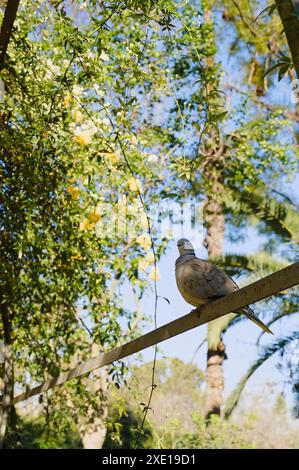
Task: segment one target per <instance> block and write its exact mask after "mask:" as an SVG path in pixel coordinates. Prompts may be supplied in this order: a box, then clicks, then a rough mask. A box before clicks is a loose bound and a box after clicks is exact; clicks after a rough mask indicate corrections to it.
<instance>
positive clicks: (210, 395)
mask: <svg viewBox="0 0 299 470" xmlns="http://www.w3.org/2000/svg"><path fill="white" fill-rule="evenodd" d="M222 191H223V186H222V184H221V183H220V182H219V180H218V178H217V176H216V177H215V181H214V184H213V186H212V189H211V191H210V193H209V194H208V196H207V199H206V203H205V206H204V221H205V225H206V230H207V232H206V236H205V240H204V246H205V248H206V249H207V250H208V255H209V258H213V257H216V256H219V255H221V254H222V249H223V240H224V215H223V206H222V204H221V202H220V200H219V199H220V197H221V193H222ZM217 322H218V320H214V321H213V322H211V323H209V324H208V353H207V369H206V374H205V382H206V390H205V402H204V416H205V418H206V419H209V418H210V417H211V415H213V414H216V415H220V410H221V404H222V401H223V389H224V374H223V369H222V363H223V361H224V359H226V354H225V345H224V343H223V342H222V341H221V329H220V328H217Z"/></svg>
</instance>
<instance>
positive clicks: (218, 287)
mask: <svg viewBox="0 0 299 470" xmlns="http://www.w3.org/2000/svg"><path fill="white" fill-rule="evenodd" d="M177 245H178V249H179V252H180V256H179V258H178V259H177V260H176V263H175V276H176V282H177V286H178V289H179V291H180V293H181V295H182V297H183V298H184V299H185V300H186V302H188V303H189V304H191V305H194V306H195V307H200V306H201V305H204V304H207V303H210V302H212V301H213V300H216V299H219V298H221V297H224V296H225V295H228V294H231V293H232V292H234V291H236V290H238V289H239V287H238V285H237V284H236V283H235V281H234V280H233V279H232V278H231V277H230V276H229V275H228V274H227V273H226V272H225V271H223V270H222V269H220V268H218V267H217V266H215V265H214V264H211V263H209V262H208V261H204V260H201V259H199V258H197V257H196V256H195V252H194V248H193V246H192V244H191V243H190V242H189V240H187V239H186V238H182V239H180V240H179V241H178V243H177ZM235 313H242V314H244V315H246V316H247V317H248V318H250V320H252V321H253V322H255V323H256V324H257V325H258V326H260V327H261V328H262V329H263V330H265V331H267V333H272V331H271V330H269V328H268V327H267V326H266V325H265V324H264V323H263V322H262V321H261V320H260V319H259V318H258V317H257V316H256V315H255V314H254V312H253V310H252V309H251V308H250V307H243V308H242V309H240V310H238V311H237V312H235ZM272 334H273V333H272Z"/></svg>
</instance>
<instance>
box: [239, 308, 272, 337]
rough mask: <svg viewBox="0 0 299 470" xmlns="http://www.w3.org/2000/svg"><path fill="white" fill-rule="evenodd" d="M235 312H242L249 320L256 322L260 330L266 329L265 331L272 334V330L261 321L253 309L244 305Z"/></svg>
mask: <svg viewBox="0 0 299 470" xmlns="http://www.w3.org/2000/svg"><path fill="white" fill-rule="evenodd" d="M237 313H244V315H246V317H248V318H249V319H250V320H252V321H253V322H254V323H256V324H257V325H258V326H259V327H260V328H262V330H264V331H266V332H267V333H270V334H271V335H273V333H272V331H271V330H270V329H269V328H268V327H267V326H266V325H265V323H263V322H262V320H260V319H259V318H258V317H257V316H256V315H255V314H254V312H253V310H252V309H251V308H250V307H244V308H242V309H241V310H239V312H237Z"/></svg>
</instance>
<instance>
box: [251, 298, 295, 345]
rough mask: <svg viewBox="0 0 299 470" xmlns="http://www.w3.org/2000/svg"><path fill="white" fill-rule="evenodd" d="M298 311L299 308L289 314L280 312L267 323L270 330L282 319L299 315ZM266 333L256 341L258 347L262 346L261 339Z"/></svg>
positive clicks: (260, 335)
mask: <svg viewBox="0 0 299 470" xmlns="http://www.w3.org/2000/svg"><path fill="white" fill-rule="evenodd" d="M298 311H299V307H297V308H296V309H295V310H293V311H289V312H280V313H279V314H277V315H276V316H275V317H274V318H272V320H270V321H269V322H268V323H266V325H267V327H268V328H270V326H271V325H273V323H276V322H277V321H278V320H280V319H281V318H283V317H286V316H290V315H293V314H294V313H297V314H298ZM264 333H265V331H262V332H261V333H260V334H259V336H258V338H257V340H256V345H257V346H258V345H259V344H260V341H261V338H262V336H263V334H264Z"/></svg>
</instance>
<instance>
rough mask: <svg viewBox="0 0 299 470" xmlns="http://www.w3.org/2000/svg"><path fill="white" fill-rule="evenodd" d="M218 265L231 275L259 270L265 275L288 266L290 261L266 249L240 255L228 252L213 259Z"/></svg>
mask: <svg viewBox="0 0 299 470" xmlns="http://www.w3.org/2000/svg"><path fill="white" fill-rule="evenodd" d="M211 261H212V262H213V263H215V264H216V265H217V266H219V267H221V268H223V269H224V270H225V271H226V272H227V273H228V274H229V275H230V276H234V275H240V274H243V273H246V272H258V273H260V274H263V275H267V274H270V273H272V272H274V271H278V270H279V269H282V268H284V267H286V266H287V265H288V264H289V262H288V261H287V260H283V259H279V258H277V257H276V256H272V255H271V254H270V253H267V252H266V251H260V252H257V253H253V254H250V255H238V254H234V253H227V254H225V255H223V256H218V257H215V258H213V259H211Z"/></svg>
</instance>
